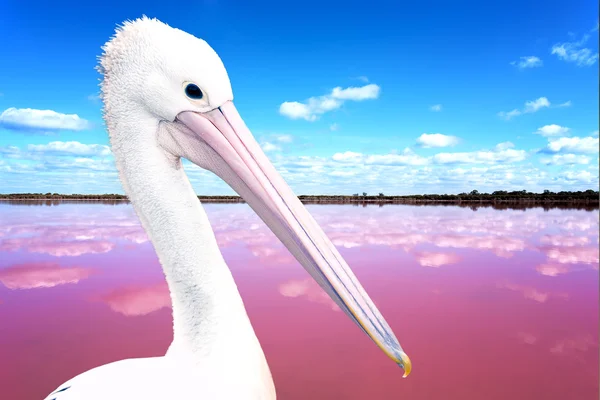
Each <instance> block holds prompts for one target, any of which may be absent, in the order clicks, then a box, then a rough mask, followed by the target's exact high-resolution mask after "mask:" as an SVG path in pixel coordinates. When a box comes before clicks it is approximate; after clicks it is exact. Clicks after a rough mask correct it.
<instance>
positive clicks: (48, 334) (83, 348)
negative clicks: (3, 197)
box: [0, 202, 599, 400]
mask: <svg viewBox="0 0 600 400" xmlns="http://www.w3.org/2000/svg"><path fill="white" fill-rule="evenodd" d="M205 208H206V210H207V214H208V216H209V219H210V221H211V224H212V226H213V228H214V231H215V235H216V238H217V242H218V244H219V246H220V247H221V249H222V252H223V254H224V257H225V260H226V261H227V263H228V265H229V266H230V268H231V270H232V273H233V275H234V277H235V279H236V283H237V284H238V287H239V289H240V292H241V294H242V296H243V298H244V300H245V305H246V309H247V311H248V313H249V315H250V318H251V320H252V324H253V326H254V328H255V330H256V332H257V335H258V336H259V339H260V341H261V343H262V345H263V348H264V350H265V352H266V355H267V358H268V359H269V364H270V365H271V369H272V372H273V376H274V378H275V382H276V385H277V389H278V392H279V397H280V398H282V399H306V398H316V399H332V398H345V399H360V400H364V399H370V398H377V399H396V398H398V396H402V397H405V398H411V399H429V398H444V399H450V400H452V399H460V400H470V399H481V398H485V399H503V400H504V399H506V398H511V399H531V398H544V399H557V400H558V399H563V398H578V399H587V398H590V399H591V398H597V397H598V380H597V376H598V340H597V338H598V300H599V298H598V285H597V282H598V278H599V275H598V265H599V252H598V210H597V209H596V210H592V211H589V210H577V209H558V208H556V209H542V208H529V209H526V210H515V209H506V210H498V209H494V208H492V207H481V208H477V209H476V211H474V210H473V209H472V208H465V207H452V206H435V207H433V206H432V207H415V206H395V205H386V206H385V207H372V206H368V207H355V206H353V205H343V206H340V205H331V206H325V205H308V206H307V208H308V209H309V211H310V212H311V213H312V214H313V216H314V217H315V220H316V221H317V222H318V223H319V224H320V225H321V226H322V227H323V229H324V230H325V232H326V233H327V235H328V236H329V237H330V238H331V239H332V241H333V243H334V244H335V245H336V246H337V247H338V249H339V250H340V252H341V253H342V254H343V256H344V258H345V259H346V260H347V261H348V263H349V265H350V266H351V267H352V269H353V270H354V271H355V273H356V275H357V276H358V278H359V279H360V280H361V282H363V284H364V286H365V288H366V289H367V291H368V292H369V294H370V295H371V297H372V298H373V300H374V301H375V303H376V304H377V306H378V307H379V308H380V309H381V311H382V313H383V314H384V315H385V316H386V319H388V322H389V323H390V325H391V326H392V327H393V328H394V330H395V332H396V333H397V335H398V337H399V339H400V341H401V343H402V344H403V346H404V347H405V348H406V350H407V351H408V352H409V354H410V355H411V358H412V359H413V362H414V364H415V368H414V371H413V374H412V375H411V377H410V378H409V379H406V380H400V379H399V371H398V369H397V368H396V367H395V366H394V365H390V364H391V363H390V362H389V360H387V359H386V357H385V356H384V355H382V354H380V352H378V351H377V349H376V348H375V347H374V346H373V344H372V343H371V342H370V341H369V340H368V338H366V337H365V336H364V334H362V333H361V332H360V330H358V329H356V327H355V326H354V325H353V324H352V322H351V321H349V320H348V318H347V317H346V316H345V315H344V314H343V313H341V312H339V311H340V310H339V308H338V307H337V305H335V303H334V302H333V301H332V300H331V299H330V298H329V297H328V296H327V295H326V294H325V293H324V292H323V291H322V290H321V289H320V287H319V286H318V285H317V284H316V283H315V282H314V281H313V280H312V279H310V278H309V277H308V275H307V274H306V273H305V272H304V271H303V269H302V268H301V267H300V266H299V265H298V263H297V262H296V261H295V259H294V258H293V257H292V256H291V255H290V254H289V252H288V250H287V249H286V248H285V247H284V246H283V245H282V244H281V243H279V241H278V240H277V239H276V238H275V236H274V235H273V233H272V232H270V231H269V230H268V229H267V227H266V226H265V225H264V223H263V222H262V221H261V220H260V219H259V218H258V217H257V216H256V215H255V214H254V213H253V212H252V211H251V210H250V208H249V207H248V206H247V205H245V204H208V205H206V206H205ZM0 218H1V219H2V221H3V223H2V226H0V304H1V307H0V321H10V322H9V323H2V324H0V346H1V349H0V352H2V354H3V356H2V357H0V376H2V377H5V376H6V377H7V378H8V379H10V380H11V381H16V382H25V381H27V382H31V376H36V377H40V379H39V380H36V382H35V384H30V385H12V386H9V387H8V389H4V390H5V391H6V390H8V394H6V393H4V394H5V395H6V396H8V397H11V398H40V397H43V396H44V395H46V394H47V393H48V392H49V391H51V390H52V389H54V388H55V387H56V385H57V384H59V383H61V382H64V381H65V380H66V379H69V378H71V377H72V375H73V374H76V373H77V372H81V371H83V370H85V369H87V368H91V367H93V366H96V365H99V364H104V363H107V362H110V361H114V360H118V359H121V358H124V357H145V356H149V355H161V354H164V352H165V351H166V349H167V347H168V345H169V343H170V341H171V338H172V336H171V335H172V326H171V313H170V312H168V310H169V308H170V305H171V300H170V296H169V293H168V290H167V287H166V284H165V282H164V278H163V275H162V271H161V270H160V266H159V263H158V260H157V257H156V255H155V253H154V250H153V248H152V246H151V245H150V243H149V242H148V238H147V236H146V234H145V233H144V231H143V230H142V228H141V227H140V225H139V223H138V221H137V218H136V217H135V214H134V212H133V210H132V209H131V206H130V205H129V204H128V203H123V202H121V203H118V204H117V203H115V204H111V205H103V204H94V203H72V204H68V203H61V204H59V205H58V206H57V207H54V206H52V207H16V206H13V205H9V204H0ZM34 288H40V289H41V288H51V289H48V290H31V289H34ZM17 289H29V290H17ZM57 315H60V320H58V319H57V318H56V316H57ZM57 324H59V325H60V326H58V325H57ZM58 328H60V329H58ZM93 349H104V350H102V351H94V350H93ZM456 360H460V368H456ZM515 360H518V362H516V361H515ZM48 362H52V363H53V365H55V368H52V369H50V370H48V369H47V368H44V365H47V363H48ZM508 365H510V366H511V367H510V368H507V367H506V366H508ZM554 365H560V367H559V368H551V367H552V366H554ZM475 382H485V385H482V384H475ZM507 382H510V384H507Z"/></svg>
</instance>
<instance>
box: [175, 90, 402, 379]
mask: <svg viewBox="0 0 600 400" xmlns="http://www.w3.org/2000/svg"><path fill="white" fill-rule="evenodd" d="M177 119H178V120H179V122H181V123H183V124H184V125H185V126H186V127H187V128H188V129H181V131H182V132H181V133H183V136H184V137H183V138H182V140H180V141H179V142H180V144H182V145H184V146H185V147H186V148H187V149H186V153H189V154H193V153H194V151H193V150H192V149H190V147H193V146H194V142H195V141H196V142H197V141H201V142H204V143H205V144H206V145H208V146H209V147H211V148H212V149H213V150H214V151H215V152H216V153H217V154H218V156H220V158H221V159H222V161H224V164H226V165H219V166H217V167H214V172H215V173H217V175H219V176H220V177H221V178H222V179H223V180H225V181H226V182H227V183H228V184H229V185H231V186H232V188H233V189H234V190H236V191H237V192H238V193H239V194H240V196H242V198H244V199H245V200H246V202H247V203H248V204H249V205H250V206H251V207H252V208H253V209H254V211H255V212H256V213H257V214H258V215H259V216H260V217H261V219H262V220H263V221H265V223H266V224H267V225H268V226H269V228H270V229H271V230H272V231H273V232H274V233H275V235H277V237H278V238H279V239H280V240H281V241H282V242H283V243H284V244H285V246H286V247H287V248H288V249H289V250H290V252H291V253H292V254H293V255H294V256H295V257H296V259H297V260H298V261H299V262H300V264H302V266H303V267H304V268H305V269H306V270H307V271H308V272H309V273H310V275H311V276H312V277H313V278H314V279H315V280H316V281H317V282H318V283H319V285H320V286H321V287H322V288H323V289H324V290H325V291H326V292H327V294H329V296H331V298H332V299H333V300H334V301H335V302H336V303H337V304H338V306H339V307H340V308H341V309H342V310H343V311H344V312H345V313H346V314H347V315H348V316H349V317H350V318H351V319H352V320H353V321H354V322H355V323H356V324H357V325H358V326H359V327H360V328H361V329H362V330H363V331H364V332H365V333H366V334H367V335H369V337H370V338H371V339H372V340H373V341H374V342H375V343H376V344H377V346H379V348H381V349H382V350H383V351H384V352H385V354H387V355H388V356H389V357H390V358H391V359H392V360H394V361H395V362H396V363H397V364H398V365H400V367H402V368H403V369H404V377H406V376H408V374H409V373H410V370H411V362H410V359H409V358H408V356H407V355H406V353H404V351H403V350H402V347H401V346H400V343H398V339H396V336H394V333H393V332H392V330H391V329H390V327H389V325H388V324H387V322H386V321H385V319H384V318H383V317H382V315H381V314H380V312H379V310H378V309H377V307H375V304H373V301H372V300H371V299H370V298H369V296H368V295H367V293H366V292H365V290H364V289H363V287H362V286H361V284H360V283H359V282H358V280H357V278H356V277H355V276H354V274H353V273H352V271H351V270H350V268H349V267H348V265H347V264H346V262H345V261H344V259H343V258H342V256H341V255H340V253H339V252H338V251H337V249H336V248H335V246H334V245H333V243H331V241H330V240H329V239H328V238H327V236H326V235H325V233H324V232H323V231H322V230H321V228H320V227H319V225H318V224H317V223H316V222H315V220H314V219H313V218H312V216H311V215H310V214H309V213H308V211H307V210H306V208H305V207H304V205H303V204H302V203H301V202H300V200H299V199H298V197H297V196H296V195H294V193H293V192H292V190H291V189H290V188H289V186H288V185H287V184H286V183H285V181H284V180H283V178H282V177H281V176H280V175H279V173H277V171H276V170H275V168H274V167H273V165H272V164H271V163H270V162H269V160H268V159H267V157H266V156H265V154H264V153H263V152H262V150H261V148H260V146H259V145H258V143H257V142H256V140H255V139H254V137H253V136H252V133H251V132H250V131H249V130H248V128H247V127H246V125H245V124H244V121H243V120H242V119H241V117H240V115H239V114H238V112H237V110H236V108H235V107H234V105H233V103H232V102H230V101H228V102H226V103H225V104H223V105H222V106H221V107H219V108H217V109H214V110H212V111H209V112H207V113H202V114H200V113H195V112H183V113H181V114H180V115H179V116H178V117H177ZM192 158H194V157H192ZM190 161H192V162H195V160H193V159H191V160H190ZM220 164H223V163H222V162H221V163H220Z"/></svg>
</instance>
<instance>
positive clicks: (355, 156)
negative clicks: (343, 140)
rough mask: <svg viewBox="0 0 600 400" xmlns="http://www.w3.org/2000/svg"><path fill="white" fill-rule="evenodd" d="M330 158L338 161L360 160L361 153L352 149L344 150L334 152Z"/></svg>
mask: <svg viewBox="0 0 600 400" xmlns="http://www.w3.org/2000/svg"><path fill="white" fill-rule="evenodd" d="M331 158H333V159H334V160H335V161H339V162H351V163H353V162H362V160H363V155H362V153H355V152H353V151H345V152H343V153H335V154H334V155H333V156H332V157H331Z"/></svg>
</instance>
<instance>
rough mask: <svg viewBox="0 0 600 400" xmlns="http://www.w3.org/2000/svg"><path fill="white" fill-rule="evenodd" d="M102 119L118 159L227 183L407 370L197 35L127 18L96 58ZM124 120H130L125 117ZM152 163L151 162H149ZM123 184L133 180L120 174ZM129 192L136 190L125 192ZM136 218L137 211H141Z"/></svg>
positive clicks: (149, 173)
mask: <svg viewBox="0 0 600 400" xmlns="http://www.w3.org/2000/svg"><path fill="white" fill-rule="evenodd" d="M99 68H100V72H101V73H102V74H103V76H104V80H103V82H102V98H103V101H104V113H105V121H106V123H107V127H108V131H109V134H110V140H111V145H112V149H113V153H114V155H115V159H116V161H117V166H118V168H119V169H120V172H121V173H122V170H124V169H135V168H136V166H135V165H132V164H134V162H133V161H131V159H130V157H131V155H132V154H134V153H135V154H136V155H137V157H138V158H137V159H143V158H145V159H146V160H150V161H151V162H150V163H149V164H147V165H148V167H147V170H146V171H144V174H145V175H143V177H144V178H145V180H144V183H143V185H145V186H148V185H152V180H153V170H152V168H151V167H152V162H154V161H156V160H158V159H159V158H167V159H169V160H170V162H172V163H173V164H174V165H176V166H177V168H181V164H180V159H181V158H186V159H188V160H189V161H191V162H192V163H194V164H196V165H198V166H200V167H201V168H204V169H206V170H209V171H212V172H214V173H215V174H216V175H218V176H219V177H221V178H222V179H223V180H224V181H225V182H226V183H228V184H229V185H230V186H231V187H232V188H233V189H234V190H235V191H236V192H237V193H239V194H240V196H241V197H242V198H244V199H245V200H246V202H247V203H248V204H249V205H250V207H252V209H253V210H254V211H255V212H256V213H257V214H258V215H259V216H260V217H261V219H262V220H263V221H264V222H265V223H266V224H267V225H268V226H269V228H270V229H271V230H272V231H273V232H274V233H275V235H276V236H277V237H278V238H279V239H280V240H281V241H282V242H283V243H284V244H285V246H286V247H287V248H288V249H289V250H290V252H291V253H292V254H293V255H294V256H295V257H296V259H297V260H298V261H299V262H300V264H301V265H302V266H303V267H304V268H305V269H306V270H307V271H308V273H309V274H310V275H311V276H312V277H313V278H314V279H315V280H316V281H317V282H318V283H319V285H320V286H321V287H322V288H323V289H324V290H325V291H326V292H327V293H328V294H329V296H330V297H331V298H332V299H333V301H335V303H337V305H338V306H339V307H340V308H341V309H342V310H343V311H344V312H345V313H346V314H347V315H348V317H349V318H350V319H351V320H352V321H354V322H355V323H356V324H357V325H358V326H359V327H360V329H362V330H363V331H364V332H365V333H366V334H367V335H368V336H369V337H370V338H371V339H372V340H373V341H374V342H375V343H376V344H377V346H378V347H379V348H380V349H381V350H383V351H384V353H385V354H387V355H388V357H390V358H391V359H392V360H393V361H394V362H396V363H397V364H398V365H399V366H400V367H402V368H403V369H404V376H405V377H406V376H407V375H408V374H409V373H410V370H411V362H410V360H409V358H408V356H407V355H406V353H405V352H404V351H403V349H402V347H401V346H400V344H399V342H398V340H397V339H396V337H395V335H394V333H393V332H392V330H391V328H390V327H389V325H388V324H387V322H386V321H385V319H384V318H383V316H382V315H381V314H380V312H379V310H378V309H377V307H376V306H375V304H373V302H372V300H371V299H370V298H369V296H368V295H367V293H366V292H365V290H364V289H363V287H362V286H361V284H360V283H359V282H358V280H357V278H356V277H355V276H354V274H353V272H352V271H351V270H350V268H349V267H348V265H347V264H346V262H345V260H344V259H343V258H342V256H341V255H340V254H339V252H338V251H337V249H336V248H335V246H334V245H333V244H332V243H331V241H330V240H329V239H328V238H327V236H326V235H325V234H324V232H323V231H322V230H321V228H320V227H319V226H318V224H317V223H316V222H315V220H314V219H313V218H312V216H311V215H310V214H309V213H308V211H307V210H306V209H305V207H304V206H303V205H302V203H301V202H300V201H299V200H298V198H297V196H295V195H294V194H293V192H292V191H291V189H290V188H289V187H288V185H287V184H286V183H285V181H284V180H283V179H282V177H281V176H280V175H279V173H278V172H277V171H276V170H275V168H274V167H273V165H272V164H271V163H270V162H269V160H268V159H267V157H266V156H265V154H264V153H263V152H262V150H261V148H260V146H259V145H258V143H257V142H256V140H255V139H254V137H253V135H252V133H251V132H250V130H249V129H248V128H247V127H246V125H245V124H244V121H243V120H242V118H241V117H240V115H239V114H238V112H237V110H236V108H235V107H234V104H233V93H232V89H231V84H230V81H229V77H228V74H227V71H226V69H225V67H224V65H223V62H222V61H221V59H220V58H219V56H218V55H217V53H216V52H215V51H214V50H213V49H212V48H211V47H210V46H209V45H208V44H207V43H206V42H205V41H203V40H201V39H198V38H196V37H194V36H192V35H190V34H188V33H186V32H183V31H181V30H178V29H174V28H172V27H170V26H168V25H166V24H164V23H162V22H160V21H158V20H156V19H149V18H145V17H144V18H142V19H138V20H136V21H133V22H126V23H125V24H124V25H123V26H122V27H121V28H120V29H118V30H117V33H116V34H115V36H114V37H113V38H112V39H111V41H109V42H108V43H107V44H106V45H105V47H104V54H103V56H102V57H101V60H100V67H99ZM124 124H126V125H127V126H124ZM148 168H149V169H148ZM124 186H125V188H126V191H128V194H131V191H132V190H133V188H132V186H133V185H132V183H131V182H129V183H127V182H125V181H124ZM132 202H133V200H132ZM142 222H143V221H142Z"/></svg>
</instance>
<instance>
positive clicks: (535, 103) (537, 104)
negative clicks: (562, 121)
mask: <svg viewBox="0 0 600 400" xmlns="http://www.w3.org/2000/svg"><path fill="white" fill-rule="evenodd" d="M547 107H550V101H549V100H548V98H546V97H539V98H537V99H535V100H531V101H527V102H525V107H524V108H523V110H522V111H521V110H518V109H516V108H515V109H514V110H512V111H508V112H505V111H500V112H499V113H498V116H499V117H500V118H504V119H506V120H509V119H511V118H514V117H516V116H519V115H521V114H529V113H534V112H537V111H539V110H541V109H542V108H547Z"/></svg>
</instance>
